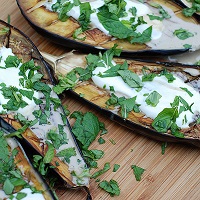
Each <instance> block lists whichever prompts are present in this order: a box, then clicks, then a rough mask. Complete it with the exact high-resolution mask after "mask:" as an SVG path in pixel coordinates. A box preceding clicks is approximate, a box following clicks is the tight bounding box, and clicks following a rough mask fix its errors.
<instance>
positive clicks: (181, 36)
mask: <svg viewBox="0 0 200 200" xmlns="http://www.w3.org/2000/svg"><path fill="white" fill-rule="evenodd" d="M173 34H174V35H175V36H177V37H178V38H179V39H180V40H185V39H187V38H189V37H193V36H194V34H193V33H191V32H189V31H187V30H185V29H182V28H180V29H177V30H175V31H174V33H173Z"/></svg>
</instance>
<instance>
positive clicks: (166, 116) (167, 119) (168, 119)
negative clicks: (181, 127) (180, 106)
mask: <svg viewBox="0 0 200 200" xmlns="http://www.w3.org/2000/svg"><path fill="white" fill-rule="evenodd" d="M177 117H178V110H177V108H164V109H163V110H162V111H161V112H160V113H159V114H158V115H157V117H156V118H155V119H154V121H153V123H152V126H153V128H154V129H155V130H157V131H158V132H162V133H166V132H167V130H168V129H169V128H170V127H171V125H172V123H173V122H174V121H175V120H176V118H177Z"/></svg>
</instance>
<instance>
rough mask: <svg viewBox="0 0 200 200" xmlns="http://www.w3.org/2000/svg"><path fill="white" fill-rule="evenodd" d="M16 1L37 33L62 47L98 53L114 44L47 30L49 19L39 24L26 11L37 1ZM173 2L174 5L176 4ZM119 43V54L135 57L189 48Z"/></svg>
mask: <svg viewBox="0 0 200 200" xmlns="http://www.w3.org/2000/svg"><path fill="white" fill-rule="evenodd" d="M16 1H17V4H18V7H19V9H20V11H21V13H22V15H23V16H24V18H25V19H26V20H27V21H28V23H29V24H30V26H31V27H33V28H34V29H35V30H36V31H37V32H38V33H39V34H41V35H42V36H44V37H45V38H47V39H49V40H50V41H53V42H54V43H57V44H59V45H62V46H64V47H67V48H70V49H76V50H81V51H82V52H85V53H89V52H94V53H98V52H99V49H101V51H106V50H108V49H109V48H111V47H112V46H113V45H114V43H112V42H111V44H110V43H108V44H107V43H106V42H105V44H107V45H105V44H104V42H103V43H102V44H103V45H101V43H99V45H98V44H93V43H92V42H91V43H90V42H87V43H83V42H81V41H80V40H75V39H73V37H72V33H71V34H70V35H69V36H62V35H60V34H59V33H56V29H55V30H54V31H51V30H48V29H46V28H45V26H48V24H49V23H51V22H50V21H51V19H48V20H47V21H44V22H41V24H40V23H39V22H37V21H36V20H34V19H36V18H37V16H34V14H33V16H30V15H29V13H27V9H29V8H31V7H32V6H34V4H36V3H37V2H35V3H34V2H33V1H31V0H26V1H22V0H16ZM175 3H176V2H175ZM175 3H174V5H176V4H175ZM174 5H173V6H174ZM42 9H43V10H45V8H44V7H42ZM42 9H41V10H42ZM179 9H180V7H179ZM51 13H53V12H48V15H51ZM54 14H55V13H54ZM52 15H53V14H52ZM56 20H57V19H56ZM72 22H73V20H72ZM42 23H43V24H42ZM65 26H66V25H65ZM95 32H96V31H93V30H92V31H91V33H88V35H92V34H95ZM86 35H87V33H86ZM91 40H93V36H91ZM109 42H110V41H109ZM119 45H122V49H123V51H122V53H121V55H122V56H126V57H129V56H131V57H137V56H140V55H145V54H148V55H149V56H155V55H174V54H179V53H184V52H187V51H188V50H189V49H186V48H180V49H179V48H176V49H166V50H165V49H151V48H149V47H147V46H146V45H143V44H142V45H141V44H134V45H130V44H129V45H128V46H127V45H126V44H125V43H124V42H123V41H120V43H119ZM107 46H108V47H107ZM123 46H124V47H123ZM126 46H127V47H126Z"/></svg>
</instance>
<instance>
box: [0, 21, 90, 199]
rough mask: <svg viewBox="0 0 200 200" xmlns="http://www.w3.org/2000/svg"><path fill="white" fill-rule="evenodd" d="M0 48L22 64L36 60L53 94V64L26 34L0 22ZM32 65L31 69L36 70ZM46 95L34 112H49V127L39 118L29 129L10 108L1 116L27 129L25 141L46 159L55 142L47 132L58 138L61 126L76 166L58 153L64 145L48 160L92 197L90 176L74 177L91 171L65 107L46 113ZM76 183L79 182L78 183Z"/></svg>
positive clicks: (38, 70)
mask: <svg viewBox="0 0 200 200" xmlns="http://www.w3.org/2000/svg"><path fill="white" fill-rule="evenodd" d="M0 48H6V49H11V50H12V52H13V54H14V55H15V56H14V57H16V56H17V57H18V58H20V59H21V61H20V62H21V63H23V64H24V63H26V62H30V63H31V61H33V62H32V64H33V63H34V64H33V65H34V66H35V67H36V69H37V70H36V71H35V72H34V73H35V74H36V75H38V74H41V75H39V76H42V75H43V77H42V79H41V81H40V83H41V85H42V84H43V86H44V87H48V88H50V89H47V90H50V93H51V92H52V91H51V87H52V86H53V85H54V84H55V79H54V74H53V70H52V68H50V65H49V64H48V63H46V62H45V61H44V59H43V57H42V56H41V54H40V53H39V51H38V50H37V48H36V46H35V45H34V44H33V43H32V41H31V40H30V39H29V38H28V37H27V36H26V35H24V34H23V33H22V32H21V31H20V30H18V29H16V28H15V27H13V26H11V25H9V24H7V23H6V22H4V21H0ZM23 64H22V67H21V68H23V69H26V65H23ZM32 64H31V65H30V66H32V67H33V65H32ZM37 66H39V67H37ZM33 69H34V68H33ZM30 71H31V70H30ZM30 71H29V73H28V75H27V76H28V77H29V78H28V81H29V79H30V77H32V78H33V77H35V78H36V76H34V73H33V72H30ZM27 72H28V71H27ZM27 72H26V73H27ZM37 72H38V73H37ZM1 73H2V72H1ZM21 73H22V71H21ZM15 74H16V73H15ZM1 75H2V74H1ZM24 77H26V75H25V74H24ZM1 78H3V77H1ZM12 79H14V77H12ZM24 80H25V79H24ZM35 80H36V82H38V81H37V80H39V79H37V78H36V79H35ZM8 81H11V80H8ZM11 82H12V81H11ZM32 83H34V81H32ZM26 84H29V83H28V82H26ZM22 85H23V84H22ZM26 86H27V85H26ZM43 86H42V87H43ZM1 87H2V88H3V87H4V86H2V85H1ZM16 87H17V86H16ZM2 88H1V90H2ZM14 93H15V92H14ZM34 94H35V93H34ZM15 95H16V93H15ZM22 96H23V95H22ZM47 96H48V93H45V94H44V96H43V97H41V98H40V99H38V100H39V101H40V102H39V103H38V105H37V106H38V107H35V108H34V112H35V110H37V109H36V108H38V109H39V110H38V112H40V111H42V113H44V112H46V113H49V114H47V115H46V116H47V121H48V122H50V123H48V124H46V123H41V121H40V119H39V121H40V123H39V122H37V123H36V124H35V123H34V124H32V125H33V126H31V127H30V124H28V125H25V126H24V124H26V122H22V121H23V120H22V121H21V120H19V118H18V119H16V118H15V117H16V112H15V111H12V110H11V111H9V109H8V108H6V109H7V111H9V112H6V113H2V114H1V117H2V118H3V119H4V120H5V122H8V123H9V124H10V125H11V126H12V127H13V128H14V129H16V131H19V130H22V129H23V130H25V131H24V132H23V131H22V132H21V133H22V138H23V139H24V140H25V141H26V142H27V143H28V144H29V145H30V146H31V147H32V148H34V149H35V150H36V151H37V152H38V153H39V154H40V155H42V156H45V155H46V153H48V150H49V148H50V144H49V141H50V143H52V144H53V142H52V141H53V140H51V139H50V140H49V138H48V143H47V142H46V141H47V132H48V131H50V132H51V130H52V127H54V131H53V132H54V133H53V134H55V133H56V134H57V135H58V134H59V133H60V132H58V130H57V129H58V126H60V128H61V129H62V130H63V131H62V137H63V141H64V143H62V144H63V145H69V146H70V147H69V146H62V148H63V149H62V150H65V149H68V148H69V149H71V150H73V155H72V156H71V157H69V159H70V161H71V158H72V159H74V160H73V162H74V164H73V162H72V163H71V164H70V161H69V159H68V162H67V161H65V159H63V156H64V154H62V155H60V156H59V155H58V153H57V152H58V150H59V148H60V146H61V144H60V145H59V146H58V147H57V148H53V151H51V154H52V153H53V156H52V157H51V159H50V161H48V162H47V163H49V164H50V165H52V166H54V169H55V171H56V172H57V173H58V175H59V176H60V177H61V178H62V179H63V180H64V181H65V183H66V185H67V187H70V188H77V189H81V190H84V191H86V192H87V193H88V196H90V194H89V190H88V187H89V177H84V178H83V179H82V180H81V179H79V180H78V179H77V177H76V175H74V173H75V174H76V173H77V172H76V170H78V171H79V173H81V172H82V170H85V171H89V169H88V167H87V165H86V164H85V162H84V159H83V158H82V154H81V151H80V149H79V147H78V145H77V143H76V140H75V138H74V135H73V133H72V132H71V128H70V125H69V122H68V120H67V118H66V115H65V112H64V110H63V108H62V105H61V104H60V103H59V104H58V108H55V107H54V106H53V104H52V103H50V104H49V111H45V109H47V101H44V99H47ZM18 97H19V96H18ZM50 97H51V98H53V99H54V100H55V101H58V102H59V98H58V97H57V95H55V94H53V96H50ZM1 98H2V96H1ZM41 101H43V102H41ZM45 103H46V104H45ZM2 104H3V103H2ZM30 104H31V103H29V104H28V105H27V106H29V105H30ZM54 105H55V104H54ZM6 106H8V103H6ZM20 106H21V104H20ZM25 108H26V107H25ZM4 109H5V108H4ZM23 109H24V108H23ZM23 109H22V110H23ZM26 112H30V110H29V109H27V110H26ZM18 114H19V113H18ZM40 114H41V113H40ZM54 115H56V116H54ZM61 115H62V116H63V117H64V118H63V119H64V121H63V120H62V118H61ZM25 118H26V119H25V120H27V119H28V117H27V116H26V117H25ZM53 118H54V119H53ZM52 119H53V120H52ZM28 120H29V119H28ZM57 120H58V121H57ZM59 120H60V121H59ZM65 120H66V121H65ZM33 121H34V120H33ZM36 121H37V120H36ZM1 124H4V125H5V126H4V128H6V127H7V125H6V123H2V122H1ZM21 128H22V129H21ZM45 128H46V130H45ZM56 130H57V131H56ZM45 134H46V135H45ZM11 135H12V133H11ZM63 141H62V142H63ZM62 153H63V152H62ZM76 156H78V157H76ZM77 159H79V160H80V162H79V163H82V164H80V166H79V164H78V165H76V162H77V161H78V160H77ZM70 165H71V166H70ZM83 166H84V168H83ZM69 167H71V168H69ZM73 167H74V168H73ZM72 172H73V175H72ZM88 173H89V172H88ZM77 174H78V173H77ZM88 176H89V175H88ZM77 181H79V182H77Z"/></svg>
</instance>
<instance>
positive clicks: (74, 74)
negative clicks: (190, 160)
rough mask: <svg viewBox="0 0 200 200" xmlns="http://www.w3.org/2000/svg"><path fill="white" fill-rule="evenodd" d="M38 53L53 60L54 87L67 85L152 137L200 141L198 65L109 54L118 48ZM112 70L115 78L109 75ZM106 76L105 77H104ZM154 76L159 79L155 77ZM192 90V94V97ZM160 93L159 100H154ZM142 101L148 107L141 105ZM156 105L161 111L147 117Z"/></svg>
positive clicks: (78, 94) (59, 87)
mask: <svg viewBox="0 0 200 200" xmlns="http://www.w3.org/2000/svg"><path fill="white" fill-rule="evenodd" d="M42 54H43V56H44V57H45V58H46V59H47V60H48V61H52V64H53V63H54V66H55V72H56V74H57V76H58V80H59V84H58V85H57V86H55V87H54V90H55V91H57V92H58V93H61V92H63V91H64V90H69V91H71V92H72V93H73V94H75V95H76V96H79V97H80V98H81V99H83V100H85V101H87V102H88V103H90V104H91V105H93V106H94V107H96V108H98V109H100V110H101V111H103V112H105V113H106V114H107V115H108V116H110V118H111V119H112V120H114V121H117V122H119V123H120V124H122V125H124V126H127V127H129V128H131V129H132V130H137V131H138V132H139V133H142V134H143V135H146V136H149V137H151V138H153V139H156V140H162V141H170V142H188V143H191V144H194V145H196V146H200V139H199V138H200V132H199V122H198V121H199V110H198V109H197V110H196V108H197V107H198V106H197V105H198V101H199V92H198V91H199V87H198V84H199V74H200V70H199V67H198V66H195V65H194V66H192V65H183V64H176V63H165V64H157V63H153V62H149V63H148V62H142V61H135V60H124V59H120V58H117V57H116V56H115V57H114V61H111V59H112V56H113V55H119V52H118V50H117V49H113V50H112V49H111V50H109V51H107V52H105V53H104V54H99V56H98V55H92V54H89V55H83V54H80V53H77V52H75V51H73V52H69V53H68V54H67V55H65V57H62V56H61V57H62V58H60V59H59V58H56V57H55V56H51V55H48V54H46V53H42ZM113 62H114V63H115V64H113ZM109 66H111V67H109ZM95 74H96V75H95ZM115 76H117V79H112V78H113V77H115ZM119 77H121V78H122V79H123V81H124V82H123V81H122V80H119ZM107 78H108V79H109V80H108V82H106V81H104V80H103V79H107ZM154 79H155V80H156V81H158V82H157V83H155V82H154ZM147 84H148V85H147ZM177 84H179V85H177ZM148 88H149V89H148ZM159 88H160V90H159ZM145 89H146V92H145ZM147 89H148V90H147ZM168 89H170V90H168ZM141 92H142V93H141ZM193 92H194V94H193ZM159 93H161V94H159ZM183 95H185V96H183ZM193 95H194V96H195V98H196V100H194V99H190V98H193V97H192V96H193ZM161 97H162V98H161ZM141 99H142V100H141ZM162 99H163V100H164V101H163V103H162V104H161V105H160V104H158V103H159V102H162V101H161V100H162ZM168 99H169V100H168ZM165 100H166V101H165ZM193 104H194V105H193ZM157 105H158V107H157ZM145 106H146V107H148V109H149V108H150V110H146V108H145V109H144V107H145ZM142 107H143V108H142ZM157 109H158V110H159V112H158V113H157V114H156V115H155V116H154V117H151V116H152V113H154V111H155V110H157ZM145 110H146V111H145ZM168 111H169V112H168ZM147 112H148V113H147ZM170 112H172V113H171V114H170ZM181 113H182V114H181ZM180 115H182V118H181V119H179V116H180ZM190 116H191V119H189V118H190ZM177 120H179V123H178V122H177ZM186 124H188V125H186Z"/></svg>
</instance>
